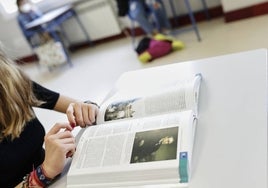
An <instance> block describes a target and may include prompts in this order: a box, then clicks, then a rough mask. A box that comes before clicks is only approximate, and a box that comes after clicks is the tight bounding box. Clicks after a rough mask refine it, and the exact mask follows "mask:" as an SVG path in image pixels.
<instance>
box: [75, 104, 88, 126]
mask: <svg viewBox="0 0 268 188" xmlns="http://www.w3.org/2000/svg"><path fill="white" fill-rule="evenodd" d="M81 108H82V107H81V105H80V104H75V105H74V116H75V121H76V124H77V125H80V126H82V127H84V126H85V123H84V121H83V112H82V109H81Z"/></svg>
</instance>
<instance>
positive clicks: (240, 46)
mask: <svg viewBox="0 0 268 188" xmlns="http://www.w3.org/2000/svg"><path fill="white" fill-rule="evenodd" d="M198 27H199V31H200V34H201V37H202V41H201V42H198V41H197V38H196V36H195V34H194V32H193V31H188V32H185V33H181V34H178V35H176V36H174V37H176V38H177V39H179V40H182V41H183V42H184V43H185V44H186V48H185V49H183V50H182V51H176V52H172V53H171V54H169V55H167V56H165V57H162V58H159V59H156V60H154V61H153V62H151V63H148V64H142V63H140V62H139V61H138V59H137V56H136V54H135V52H134V51H133V48H132V45H131V40H130V38H125V39H121V40H117V41H113V42H109V43H105V44H101V45H97V46H95V47H94V48H88V49H85V50H80V51H78V52H76V53H74V54H72V61H73V67H71V68H70V67H68V66H65V67H61V68H57V69H55V70H53V71H51V72H49V71H48V70H47V69H45V68H38V66H36V65H32V64H31V65H22V66H21V67H22V69H23V70H25V72H26V73H27V74H29V75H30V77H31V78H32V79H33V80H35V81H37V82H39V83H41V84H43V85H44V86H46V87H48V88H50V89H53V90H55V91H58V92H60V93H62V94H64V95H68V96H71V97H74V98H77V99H81V100H86V99H90V100H93V101H97V102H101V101H102V100H103V98H104V97H105V95H106V94H107V92H109V90H110V89H111V88H112V87H113V85H114V83H115V82H116V80H117V79H118V78H119V76H120V75H121V74H122V73H123V72H125V71H130V70H136V69H143V68H149V67H152V66H160V65H165V64H171V63H179V62H184V61H192V60H195V59H200V58H207V57H212V56H218V55H223V54H227V53H235V52H239V51H245V50H251V49H256V48H267V46H268V15H265V16H259V17H255V18H250V19H245V20H241V21H236V22H232V23H225V22H224V20H223V19H222V18H218V19H213V20H210V21H204V22H201V23H198ZM36 113H37V115H38V117H39V118H40V120H41V122H42V123H43V124H44V126H45V127H46V129H49V128H50V127H51V126H52V125H53V124H54V123H55V122H61V121H67V119H66V117H65V115H63V114H60V113H55V112H50V111H47V110H39V109H36ZM78 130H79V129H77V131H78ZM77 131H76V132H77ZM76 132H75V134H76Z"/></svg>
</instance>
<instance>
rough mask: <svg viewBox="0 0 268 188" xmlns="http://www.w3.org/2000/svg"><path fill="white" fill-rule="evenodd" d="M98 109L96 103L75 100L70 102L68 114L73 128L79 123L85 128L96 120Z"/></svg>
mask: <svg viewBox="0 0 268 188" xmlns="http://www.w3.org/2000/svg"><path fill="white" fill-rule="evenodd" d="M98 111H99V108H98V106H96V105H94V104H87V103H83V102H75V103H70V104H69V106H68V108H67V110H66V114H67V117H68V120H69V122H70V124H71V126H72V127H73V128H74V127H75V126H78V125H79V126H80V127H82V128H83V127H86V126H89V125H93V124H94V123H95V122H96V117H97V114H98Z"/></svg>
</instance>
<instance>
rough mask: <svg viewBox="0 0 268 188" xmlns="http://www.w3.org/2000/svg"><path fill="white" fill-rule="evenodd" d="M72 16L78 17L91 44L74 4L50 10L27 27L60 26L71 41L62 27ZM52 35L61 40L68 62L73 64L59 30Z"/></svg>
mask: <svg viewBox="0 0 268 188" xmlns="http://www.w3.org/2000/svg"><path fill="white" fill-rule="evenodd" d="M70 18H75V19H76V21H77V23H78V24H79V26H80V28H81V30H82V31H83V33H84V35H85V37H86V39H87V42H88V43H89V44H91V40H90V37H89V35H88V33H87V31H86V29H85V27H84V26H83V24H82V22H81V21H80V19H79V17H78V15H77V13H76V11H75V9H74V7H73V6H72V5H65V6H63V7H59V8H57V9H54V10H52V11H49V12H47V13H45V14H44V15H43V16H42V17H40V18H38V19H35V20H34V21H32V22H30V23H28V24H26V28H27V29H33V28H34V27H37V26H43V27H44V28H45V30H47V31H51V30H55V29H56V28H58V27H59V28H60V29H61V31H62V33H63V35H64V38H65V39H66V40H67V41H69V40H68V37H67V35H66V34H65V31H64V28H63V27H62V23H63V22H65V21H66V20H68V19H70ZM52 35H53V38H55V39H57V41H61V43H62V45H63V47H64V50H65V54H66V56H67V59H68V62H69V63H70V64H71V59H70V56H69V53H68V49H67V47H66V45H65V44H64V42H63V40H62V38H61V37H60V36H59V35H58V33H57V32H52Z"/></svg>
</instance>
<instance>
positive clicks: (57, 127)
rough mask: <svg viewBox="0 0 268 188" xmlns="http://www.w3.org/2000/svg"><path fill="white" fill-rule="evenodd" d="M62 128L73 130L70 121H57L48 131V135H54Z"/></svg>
mask: <svg viewBox="0 0 268 188" xmlns="http://www.w3.org/2000/svg"><path fill="white" fill-rule="evenodd" d="M61 129H70V130H72V127H71V126H70V124H69V123H56V124H55V125H54V126H53V127H52V128H51V129H50V130H49V131H48V133H47V135H54V134H57V133H58V132H59V131H60V130H61Z"/></svg>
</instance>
